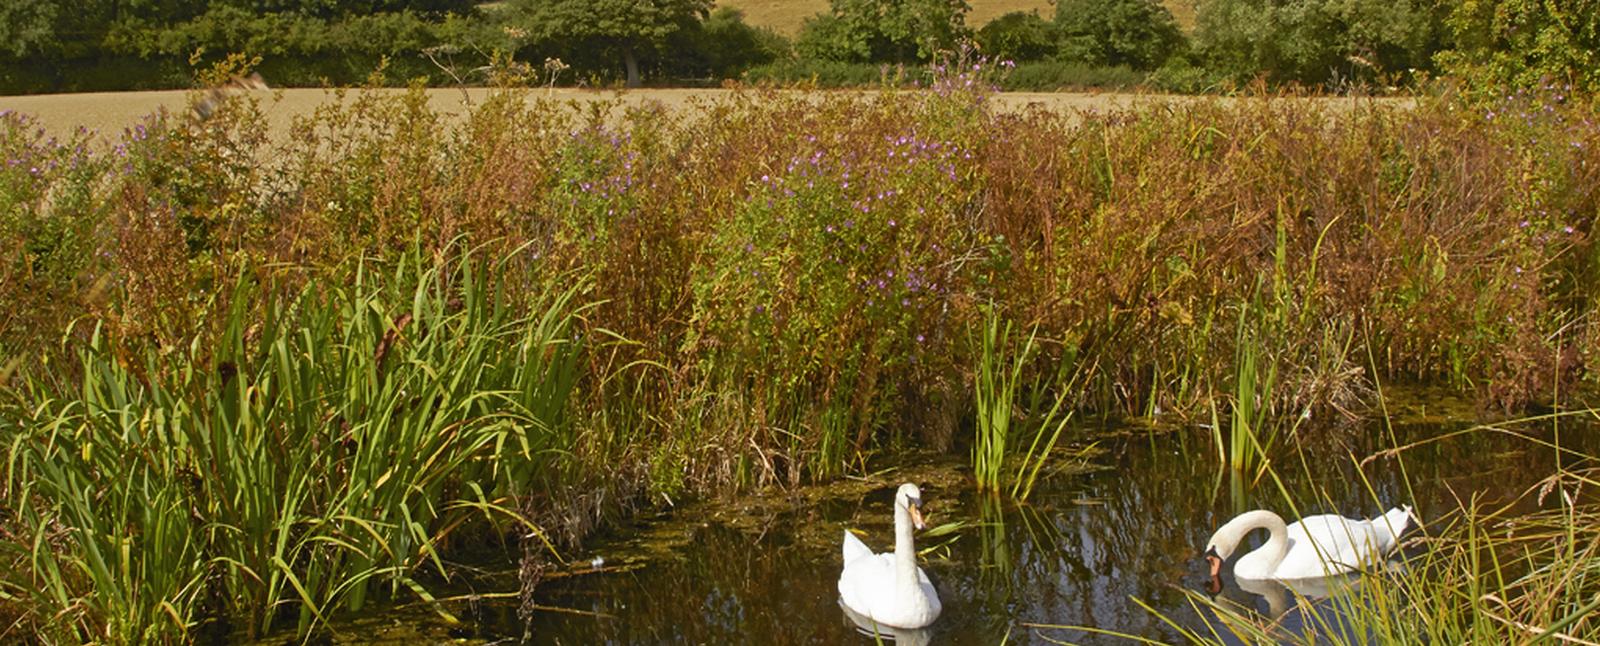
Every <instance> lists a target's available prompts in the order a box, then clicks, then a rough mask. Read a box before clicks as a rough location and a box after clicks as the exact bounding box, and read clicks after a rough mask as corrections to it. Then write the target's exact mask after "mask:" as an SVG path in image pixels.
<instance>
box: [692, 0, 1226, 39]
mask: <svg viewBox="0 0 1600 646" xmlns="http://www.w3.org/2000/svg"><path fill="white" fill-rule="evenodd" d="M969 1H970V2H971V4H972V13H971V14H969V15H968V16H967V23H968V24H970V25H973V26H980V25H983V24H986V23H988V22H989V21H990V20H994V19H995V18H998V17H1000V16H1003V15H1005V14H1008V13H1011V12H1013V11H1037V12H1038V13H1039V15H1040V16H1043V17H1045V18H1050V17H1051V16H1052V15H1054V14H1055V2H1054V1H1053V0H969ZM1162 2H1163V4H1165V5H1167V9H1168V10H1169V11H1171V12H1172V15H1173V17H1175V18H1177V19H1178V24H1179V25H1181V26H1182V27H1183V28H1184V29H1189V28H1191V27H1193V26H1194V3H1195V0H1162ZM717 4H718V5H720V6H725V7H733V8H735V9H738V10H740V11H743V12H744V17H745V21H746V22H748V23H750V24H752V25H756V26H758V27H769V28H771V29H772V30H773V31H776V32H778V33H780V34H783V35H785V36H793V35H795V34H797V33H799V32H800V25H801V24H803V23H804V22H805V19H806V18H810V17H811V16H814V15H817V14H819V13H824V12H826V11H827V10H828V0H719V2H718V3H717Z"/></svg>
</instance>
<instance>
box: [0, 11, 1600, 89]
mask: <svg viewBox="0 0 1600 646" xmlns="http://www.w3.org/2000/svg"><path fill="white" fill-rule="evenodd" d="M1195 9H1196V14H1195V24H1194V25H1193V27H1192V29H1188V30H1185V29H1182V28H1180V27H1179V25H1178V23H1177V21H1176V20H1175V19H1174V17H1173V15H1172V13H1171V12H1170V11H1169V10H1168V9H1167V8H1166V6H1164V5H1163V4H1162V3H1161V2H1159V0H1058V2H1056V3H1055V9H1054V13H1053V14H1051V15H1044V16H1041V15H1038V14H1037V13H1022V12H1017V13H1011V14H1007V15H1004V16H1001V17H1000V18H997V19H995V20H993V21H991V22H989V23H988V24H986V25H983V26H981V27H976V28H975V27H974V26H972V25H969V24H968V23H967V22H966V17H967V14H968V12H969V11H970V10H971V6H970V4H969V3H968V1H967V0H831V2H830V7H829V10H828V11H826V12H824V13H822V14H819V15H817V16H814V17H812V18H810V19H808V20H806V21H805V23H804V25H803V27H802V28H801V30H800V31H799V33H798V34H797V35H796V36H795V37H794V38H786V37H784V36H781V35H779V34H777V33H775V32H773V31H771V30H769V29H765V28H759V27H754V26H751V25H749V24H747V23H745V21H744V19H743V16H742V15H741V14H740V13H739V12H738V11H736V10H734V9H730V8H726V7H721V8H719V7H715V6H714V0H499V1H496V2H487V3H480V2H476V1H474V0H27V1H25V2H8V3H0V91H6V92H40V91H61V90H91V89H134V88H152V87H174V86H179V87H181V86H184V85H187V84H189V83H191V82H192V81H191V80H190V79H192V78H193V71H192V70H193V68H194V67H195V66H196V65H200V64H204V63H205V62H207V61H210V60H215V59H219V58H221V57H222V56H225V55H227V54H230V53H243V54H246V55H250V56H259V57H260V59H261V63H260V65H261V67H262V69H263V71H264V72H265V73H266V74H267V76H268V77H269V78H271V79H273V80H274V81H275V82H276V83H278V84H284V85H316V84H323V83H351V82H356V81H359V80H361V79H363V78H365V77H366V76H367V75H368V74H370V73H371V72H372V70H373V69H375V68H377V67H378V66H379V64H380V61H382V62H386V63H385V64H386V65H387V66H388V68H387V70H388V73H389V74H390V77H391V78H395V79H409V78H413V77H418V76H421V77H427V78H428V79H429V80H430V81H432V82H435V83H449V82H460V81H467V82H471V81H473V79H472V78H470V77H471V72H472V71H474V70H482V69H484V65H485V63H486V62H487V61H488V60H490V59H491V58H492V57H494V56H496V55H504V56H509V57H510V58H511V59H512V60H516V61H522V62H525V63H529V64H531V65H532V66H533V67H534V68H535V69H541V68H539V66H540V65H541V64H542V63H544V62H545V61H550V62H551V63H552V65H551V66H550V67H549V68H548V74H549V75H550V76H551V77H553V79H554V80H555V81H558V82H562V83H564V84H572V83H581V84H587V85H611V84H620V83H626V84H628V85H638V84H641V83H652V84H660V85H694V84H711V83H718V82H720V81H722V80H724V79H739V78H744V79H750V80H762V79H771V80H778V81H794V80H816V81H819V82H821V83H824V84H849V83H853V82H856V83H859V82H866V83H870V82H873V81H876V80H877V79H878V78H879V75H880V74H881V73H882V69H883V66H885V65H907V66H911V65H919V64H922V63H927V62H929V61H932V60H934V59H935V58H937V57H939V56H940V55H941V54H942V53H946V52H951V51H955V50H957V49H959V48H962V47H963V46H966V47H969V48H975V49H976V51H977V52H978V53H979V54H981V55H983V56H986V57H988V58H990V59H991V60H1008V61H1013V62H1015V63H1016V64H1017V65H1018V68H1017V69H1016V70H1015V72H1014V73H1013V75H1012V77H1011V80H1010V81H1009V84H1010V85H1011V86H1014V87H1017V88H1028V89H1054V87H1057V86H1069V85H1097V84H1103V83H1106V82H1112V83H1133V84H1147V85H1151V86H1154V87H1158V88H1164V89H1171V90H1180V91H1198V90H1207V89H1218V88H1226V87H1229V86H1237V85H1238V84H1242V83H1248V82H1251V81H1254V80H1257V79H1264V80H1265V81H1267V82H1269V83H1274V84H1302V85H1315V86H1324V87H1330V86H1331V87H1338V86H1340V85H1342V84H1367V85H1370V84H1382V85H1403V84H1408V83H1413V82H1416V81H1417V80H1419V79H1424V78H1431V77H1434V76H1437V75H1439V74H1441V73H1451V74H1455V75H1459V76H1463V77H1469V78H1472V79H1475V80H1476V81H1478V82H1479V83H1478V84H1479V86H1480V87H1493V86H1495V85H1507V84H1511V85H1517V86H1524V87H1525V86H1531V85H1535V84H1539V83H1545V84H1559V85H1561V86H1563V87H1564V86H1565V85H1573V86H1576V87H1579V88H1588V89H1593V88H1595V87H1600V0H1567V1H1565V2H1547V1H1545V0H1471V1H1467V2H1462V1H1457V0H1295V1H1292V2H1291V1H1287V0H1197V3H1196V7H1195ZM557 60H559V61H560V63H559V64H556V63H555V61H557ZM479 80H481V79H479Z"/></svg>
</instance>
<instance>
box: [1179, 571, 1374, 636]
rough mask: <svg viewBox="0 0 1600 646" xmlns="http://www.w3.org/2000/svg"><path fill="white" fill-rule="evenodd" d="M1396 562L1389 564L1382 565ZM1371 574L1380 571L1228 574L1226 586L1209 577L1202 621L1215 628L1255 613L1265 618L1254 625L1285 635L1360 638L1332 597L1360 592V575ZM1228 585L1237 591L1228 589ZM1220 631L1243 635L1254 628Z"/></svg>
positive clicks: (1362, 583) (1364, 582)
mask: <svg viewBox="0 0 1600 646" xmlns="http://www.w3.org/2000/svg"><path fill="white" fill-rule="evenodd" d="M1396 567H1397V566H1396V565H1395V564H1392V563H1391V564H1389V566H1388V568H1387V569H1390V570H1393V569H1395V568H1396ZM1374 576H1376V577H1380V579H1381V577H1382V576H1383V574H1379V573H1361V572H1352V573H1347V574H1335V575H1332V576H1326V577H1317V578H1307V579H1233V585H1232V586H1224V585H1223V584H1222V582H1221V580H1213V581H1211V582H1210V583H1209V584H1208V585H1207V586H1206V588H1207V589H1206V591H1207V592H1208V593H1211V594H1212V598H1213V599H1214V600H1215V601H1216V604H1217V609H1215V610H1213V611H1212V612H1209V613H1207V614H1208V615H1210V616H1209V618H1208V620H1210V621H1216V622H1219V625H1218V626H1217V627H1218V628H1221V627H1222V626H1228V625H1230V624H1232V623H1233V622H1235V621H1239V620H1240V619H1241V618H1246V617H1250V616H1256V617H1261V618H1262V619H1264V620H1266V621H1267V622H1268V624H1267V625H1265V626H1260V625H1258V629H1259V628H1262V627H1265V628H1267V629H1268V632H1269V633H1277V634H1280V635H1285V636H1288V635H1294V636H1304V635H1307V634H1310V633H1332V634H1333V636H1334V637H1339V636H1343V637H1345V638H1348V639H1354V640H1355V641H1364V640H1362V639H1360V638H1359V633H1360V632H1362V630H1361V629H1359V628H1358V627H1357V626H1356V625H1352V624H1351V623H1350V622H1349V621H1348V620H1347V618H1346V617H1345V616H1344V613H1345V612H1348V609H1347V607H1346V606H1344V604H1342V603H1340V602H1338V601H1335V599H1336V598H1339V597H1348V596H1349V595H1352V594H1361V590H1362V586H1363V585H1366V584H1367V583H1368V582H1367V581H1366V579H1367V578H1369V577H1374ZM1372 584H1373V585H1382V582H1381V580H1380V581H1374V582H1372ZM1229 587H1232V588H1233V589H1235V590H1237V592H1231V593H1230V591H1229V590H1228V588H1229ZM1262 600H1264V601H1266V606H1267V607H1266V609H1265V611H1263V610H1262V608H1261V604H1260V601H1262ZM1246 621H1249V620H1248V619H1246ZM1225 632H1226V634H1231V635H1234V636H1239V637H1243V636H1244V635H1248V634H1254V632H1255V631H1253V630H1250V631H1246V632H1244V633H1234V632H1233V631H1231V630H1229V631H1225ZM1368 637H1369V638H1370V637H1372V636H1371V635H1368ZM1225 641H1226V640H1225ZM1366 641H1370V639H1369V640H1366ZM1230 643H1231V642H1230Z"/></svg>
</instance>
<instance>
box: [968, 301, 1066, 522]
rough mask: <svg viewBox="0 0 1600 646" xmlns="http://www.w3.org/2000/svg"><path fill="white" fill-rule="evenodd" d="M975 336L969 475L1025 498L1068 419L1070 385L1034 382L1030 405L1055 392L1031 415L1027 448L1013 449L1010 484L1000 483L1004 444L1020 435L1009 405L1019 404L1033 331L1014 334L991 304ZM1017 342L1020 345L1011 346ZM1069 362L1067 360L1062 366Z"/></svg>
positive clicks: (987, 487) (1034, 339)
mask: <svg viewBox="0 0 1600 646" xmlns="http://www.w3.org/2000/svg"><path fill="white" fill-rule="evenodd" d="M977 337H978V338H977V339H975V344H976V345H977V353H976V365H975V366H974V368H973V393H972V395H973V401H974V404H975V406H976V411H977V412H976V418H977V419H976V423H975V424H974V428H973V431H974V438H973V444H972V470H973V474H974V476H975V477H976V479H977V481H978V489H979V490H988V491H996V492H998V491H1005V492H1007V493H1008V495H1010V496H1011V497H1012V498H1015V499H1017V500H1026V499H1027V498H1028V496H1029V495H1030V494H1031V493H1033V485H1034V483H1035V482H1037V481H1038V478H1039V472H1040V470H1042V469H1043V468H1044V465H1045V462H1046V460H1047V459H1048V458H1049V457H1050V454H1051V452H1052V451H1053V450H1054V449H1055V447H1056V443H1057V441H1059V440H1060V439H1061V432H1062V431H1063V430H1064V429H1065V428H1066V426H1067V422H1068V421H1069V420H1070V419H1071V414H1070V412H1068V411H1066V410H1065V408H1064V404H1065V403H1066V401H1067V399H1068V396H1069V394H1070V392H1071V391H1072V388H1071V387H1070V386H1071V384H1070V383H1068V382H1062V383H1055V384H1043V385H1040V384H1035V386H1034V392H1035V397H1034V400H1035V401H1034V404H1035V405H1034V406H1033V408H1035V409H1037V408H1038V405H1037V404H1038V401H1037V400H1038V398H1039V397H1038V396H1039V395H1042V394H1043V392H1044V391H1045V390H1047V389H1053V390H1055V391H1056V393H1057V394H1056V396H1055V397H1054V398H1053V399H1052V403H1051V405H1050V408H1049V409H1048V410H1047V411H1045V412H1044V413H1043V415H1042V416H1039V417H1038V419H1037V420H1034V421H1031V424H1032V425H1033V426H1034V431H1033V437H1032V439H1031V440H1030V441H1029V443H1028V447H1027V450H1026V451H1023V452H1022V453H1020V454H1018V455H1019V460H1020V461H1019V462H1018V463H1017V464H1016V467H1015V471H1014V472H1009V473H1010V477H1009V482H1010V486H1009V488H1006V487H1005V485H1004V484H1003V483H1002V481H1001V480H1002V477H1003V476H1005V475H1006V473H1008V470H1007V469H1006V458H1007V456H1008V455H1009V454H1010V452H1014V451H1015V450H1016V449H1017V448H1018V447H1016V446H1010V445H1011V444H1012V442H1013V440H1016V439H1020V437H1019V436H1020V434H1019V433H1017V430H1016V429H1015V428H1014V427H1013V423H1014V421H1015V420H1014V419H1013V417H1014V409H1015V408H1017V406H1018V405H1019V404H1021V403H1022V402H1021V395H1022V393H1021V389H1022V388H1024V387H1025V385H1026V384H1024V383H1023V371H1024V370H1025V369H1026V368H1027V366H1028V364H1029V362H1030V361H1032V360H1033V359H1034V358H1035V355H1037V354H1038V351H1037V341H1038V332H1037V330H1034V331H1031V332H1029V333H1028V335H1027V337H1026V338H1024V337H1023V336H1022V335H1021V334H1015V335H1014V334H1013V324H1012V322H1011V321H1008V320H1003V317H1002V316H1000V314H999V312H997V311H996V309H995V308H994V307H992V306H991V307H990V308H989V309H988V312H987V313H986V315H985V318H984V325H983V328H982V330H981V331H980V332H979V333H978V335H977ZM1019 343H1020V344H1021V347H1020V348H1018V347H1016V346H1017V344H1019ZM1070 364H1071V360H1070V359H1069V360H1067V361H1064V362H1063V363H1062V366H1063V367H1065V366H1068V365H1070ZM1058 372H1063V371H1058ZM1058 376H1060V375H1058ZM1033 412H1035V413H1037V412H1038V411H1037V410H1035V411H1033ZM1008 447H1009V448H1008Z"/></svg>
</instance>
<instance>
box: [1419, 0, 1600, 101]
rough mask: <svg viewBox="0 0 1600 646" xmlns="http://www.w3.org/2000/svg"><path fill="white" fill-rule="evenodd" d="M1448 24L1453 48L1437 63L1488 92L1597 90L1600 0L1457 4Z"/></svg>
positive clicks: (1503, 0) (1599, 87) (1488, 0)
mask: <svg viewBox="0 0 1600 646" xmlns="http://www.w3.org/2000/svg"><path fill="white" fill-rule="evenodd" d="M1446 24H1447V25H1448V28H1449V31H1450V34H1451V36H1452V37H1453V39H1454V45H1455V46H1454V48H1453V49H1451V50H1449V51H1446V52H1443V53H1441V54H1440V55H1439V61H1440V63H1441V65H1442V66H1443V67H1444V68H1445V70H1446V71H1448V72H1450V73H1452V74H1455V75H1457V76H1460V77H1463V78H1465V79H1467V80H1468V81H1470V82H1472V83H1473V84H1474V85H1475V86H1477V87H1480V88H1482V89H1483V90H1484V91H1485V92H1486V93H1488V94H1503V93H1504V92H1505V91H1506V90H1508V89H1510V88H1537V87H1540V86H1543V85H1550V84H1554V85H1561V86H1566V85H1570V86H1572V87H1574V88H1577V89H1579V90H1582V91H1591V92H1592V91H1597V90H1600V2H1595V0H1571V1H1569V2H1541V1H1539V0H1476V1H1473V2H1460V3H1455V4H1454V6H1453V8H1452V9H1451V11H1450V15H1449V17H1448V19H1447V20H1446Z"/></svg>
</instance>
